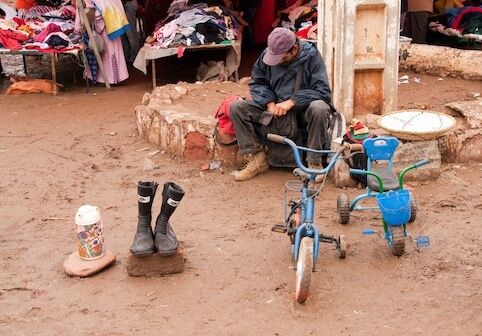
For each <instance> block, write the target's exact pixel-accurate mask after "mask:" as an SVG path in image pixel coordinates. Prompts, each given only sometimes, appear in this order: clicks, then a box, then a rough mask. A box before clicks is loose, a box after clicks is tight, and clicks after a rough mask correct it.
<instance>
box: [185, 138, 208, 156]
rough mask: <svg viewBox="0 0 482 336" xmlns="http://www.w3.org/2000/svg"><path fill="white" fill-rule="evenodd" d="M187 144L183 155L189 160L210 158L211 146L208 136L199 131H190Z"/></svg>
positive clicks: (186, 139)
mask: <svg viewBox="0 0 482 336" xmlns="http://www.w3.org/2000/svg"><path fill="white" fill-rule="evenodd" d="M185 141H186V145H185V147H184V153H183V156H184V157H185V158H186V159H188V160H203V159H208V158H209V157H210V155H209V148H208V142H207V139H206V136H205V135H203V134H201V133H199V132H190V133H188V134H187V135H186V138H185Z"/></svg>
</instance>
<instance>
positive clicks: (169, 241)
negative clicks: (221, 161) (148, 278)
mask: <svg viewBox="0 0 482 336" xmlns="http://www.w3.org/2000/svg"><path fill="white" fill-rule="evenodd" d="M158 185H159V184H158V183H157V182H141V181H139V182H138V183H137V194H138V199H137V200H138V207H139V215H138V224H137V232H136V235H135V237H134V242H133V243H132V245H131V247H130V251H131V252H132V253H133V254H134V255H135V256H138V257H144V256H148V255H151V254H153V253H154V252H156V251H157V253H159V254H160V255H161V256H170V255H174V254H176V251H177V248H178V246H179V241H178V240H177V238H176V235H175V234H174V231H173V229H172V227H171V225H170V224H169V218H170V217H171V215H172V214H173V213H174V211H175V210H176V207H177V206H178V204H179V202H180V201H181V199H182V197H183V196H184V190H183V189H182V187H181V186H179V185H177V184H176V183H173V182H166V183H164V189H163V191H162V206H161V212H160V213H159V216H157V220H156V226H155V228H154V232H153V231H152V227H151V220H152V214H151V209H152V203H153V201H154V196H155V195H156V190H157V187H158Z"/></svg>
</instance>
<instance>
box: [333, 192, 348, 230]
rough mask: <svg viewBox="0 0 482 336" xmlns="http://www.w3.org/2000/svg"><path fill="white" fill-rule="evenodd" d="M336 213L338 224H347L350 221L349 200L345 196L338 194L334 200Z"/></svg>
mask: <svg viewBox="0 0 482 336" xmlns="http://www.w3.org/2000/svg"><path fill="white" fill-rule="evenodd" d="M336 212H337V213H338V221H339V222H340V224H348V222H349V221H350V199H349V198H348V195H347V194H340V195H339V196H338V199H337V200H336Z"/></svg>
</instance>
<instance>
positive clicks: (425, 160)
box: [413, 159, 430, 168]
mask: <svg viewBox="0 0 482 336" xmlns="http://www.w3.org/2000/svg"><path fill="white" fill-rule="evenodd" d="M429 162H430V161H429V160H428V159H423V160H420V161H418V162H415V163H414V164H413V165H414V166H415V168H418V167H421V166H423V165H426V164H428V163H429Z"/></svg>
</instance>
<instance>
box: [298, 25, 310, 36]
mask: <svg viewBox="0 0 482 336" xmlns="http://www.w3.org/2000/svg"><path fill="white" fill-rule="evenodd" d="M312 27H313V26H309V27H306V28H303V29H300V30H298V31H297V32H296V36H298V37H300V38H304V39H307V38H308V32H309V31H310V29H311V28H312Z"/></svg>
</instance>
